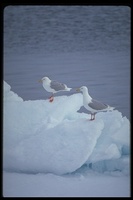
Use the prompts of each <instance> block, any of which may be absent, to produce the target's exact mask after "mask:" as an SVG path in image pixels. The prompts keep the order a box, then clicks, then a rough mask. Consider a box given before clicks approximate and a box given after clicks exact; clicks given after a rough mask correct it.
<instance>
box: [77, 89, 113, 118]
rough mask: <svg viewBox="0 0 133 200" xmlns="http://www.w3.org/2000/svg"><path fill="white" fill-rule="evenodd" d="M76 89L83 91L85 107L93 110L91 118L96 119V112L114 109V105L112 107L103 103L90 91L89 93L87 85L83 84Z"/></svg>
mask: <svg viewBox="0 0 133 200" xmlns="http://www.w3.org/2000/svg"><path fill="white" fill-rule="evenodd" d="M76 91H79V92H80V91H81V92H82V93H83V105H84V107H85V108H86V109H87V110H89V111H90V112H91V119H90V120H94V119H95V114H96V113H97V112H102V111H109V110H110V111H111V110H113V109H114V107H111V106H109V105H107V104H104V103H101V102H99V101H97V100H95V99H93V98H92V97H91V96H90V95H89V93H88V88H87V87H86V86H82V87H80V88H77V90H76Z"/></svg>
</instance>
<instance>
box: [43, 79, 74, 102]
mask: <svg viewBox="0 0 133 200" xmlns="http://www.w3.org/2000/svg"><path fill="white" fill-rule="evenodd" d="M39 82H41V83H42V85H43V87H44V89H45V90H46V91H47V92H52V96H50V97H49V102H53V100H54V93H57V92H61V91H70V90H71V89H72V88H68V87H67V85H66V84H63V83H59V82H57V81H54V80H50V79H49V78H48V77H43V78H42V79H41V80H39Z"/></svg>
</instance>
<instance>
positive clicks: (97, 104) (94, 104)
mask: <svg viewBox="0 0 133 200" xmlns="http://www.w3.org/2000/svg"><path fill="white" fill-rule="evenodd" d="M88 105H89V107H91V108H92V109H94V110H103V109H106V108H108V105H107V104H104V103H101V102H100V101H97V100H95V99H92V102H90V103H89V104H88Z"/></svg>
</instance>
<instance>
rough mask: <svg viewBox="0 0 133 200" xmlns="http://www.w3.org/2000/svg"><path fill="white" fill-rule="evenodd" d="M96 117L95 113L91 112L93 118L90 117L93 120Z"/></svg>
mask: <svg viewBox="0 0 133 200" xmlns="http://www.w3.org/2000/svg"><path fill="white" fill-rule="evenodd" d="M94 119H95V113H93V114H92V113H91V119H90V121H92V120H94Z"/></svg>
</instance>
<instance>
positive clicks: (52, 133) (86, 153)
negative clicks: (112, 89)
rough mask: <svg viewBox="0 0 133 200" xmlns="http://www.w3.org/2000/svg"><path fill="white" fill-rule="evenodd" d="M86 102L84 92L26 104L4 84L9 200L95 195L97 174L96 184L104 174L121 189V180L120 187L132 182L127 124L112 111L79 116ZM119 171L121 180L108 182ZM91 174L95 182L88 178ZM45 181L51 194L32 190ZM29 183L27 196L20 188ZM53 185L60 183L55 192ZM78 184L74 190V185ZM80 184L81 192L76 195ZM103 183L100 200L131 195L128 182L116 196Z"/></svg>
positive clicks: (6, 184)
mask: <svg viewBox="0 0 133 200" xmlns="http://www.w3.org/2000/svg"><path fill="white" fill-rule="evenodd" d="M82 104H83V102H82V94H80V93H78V94H73V95H70V96H64V95H63V96H58V97H55V99H54V102H52V103H49V101H48V100H47V99H46V100H34V101H33V100H32V101H30V100H29V101H23V99H22V98H20V97H19V96H18V95H17V94H15V93H14V92H13V91H11V87H10V86H9V85H8V84H7V83H6V82H4V140H3V142H4V144H3V147H4V149H3V154H4V155H3V158H4V159H3V164H4V194H5V196H10V195H11V196H40V195H42V196H43V195H44V196H54V195H55V196H58V195H59V196H67V195H68V196H69V195H70V196H75V195H76V196H87V195H90V196H91V195H92V196H95V194H94V193H93V191H94V190H91V191H90V190H88V187H89V184H91V179H93V178H92V177H93V175H94V179H93V180H92V181H94V182H95V178H96V177H95V174H93V173H94V172H95V173H96V172H97V173H98V174H99V173H100V174H99V175H98V178H99V177H100V179H102V178H101V174H103V177H104V178H103V179H102V180H101V181H103V182H104V181H105V182H106V179H107V180H108V184H110V182H111V183H113V182H114V181H115V184H116V185H117V181H118V182H119V180H120V177H123V178H122V183H121V185H120V188H121V187H123V185H125V183H126V182H128V181H129V178H126V177H129V175H130V169H129V166H130V151H129V150H130V123H129V120H128V119H127V118H126V117H122V115H121V113H120V112H119V111H118V110H114V111H112V112H103V113H99V114H97V115H96V120H94V121H89V118H90V115H89V114H86V113H79V112H78V110H79V109H80V107H81V106H82ZM90 171H91V172H93V173H90ZM115 173H116V174H117V176H119V177H115V179H112V178H109V179H108V176H110V175H111V174H115ZM26 174H27V175H26ZM82 174H83V175H82ZM61 175H62V176H61ZM89 176H91V179H88V178H87V177H89ZM28 177H30V179H28ZM43 177H44V180H43ZM59 177H61V178H59ZM72 177H73V178H72ZM85 177H86V178H85ZM71 178H72V179H71ZM47 179H49V181H48V185H47V187H48V190H46V191H45V190H43V188H41V189H39V187H38V189H36V191H37V192H36V191H34V187H35V188H36V184H37V182H38V181H39V182H40V185H41V184H42V185H45V184H47ZM82 179H83V180H82ZM100 179H99V181H100ZM104 179H105V180H104ZM27 180H29V181H30V182H32V180H33V183H32V186H30V187H31V188H29V189H28V191H27V192H26V190H25V188H26V185H25V186H24V188H21V184H23V183H25V181H26V182H27ZM12 181H14V184H15V185H17V182H19V185H17V188H18V189H17V188H16V189H15V188H14V186H13V185H12ZM53 181H55V182H56V181H57V182H58V186H57V190H55V189H54V190H53V192H52V193H51V192H50V188H49V187H50V185H51V184H53V185H54V182H53ZM69 181H70V185H69ZM75 181H76V185H75V186H74V188H73V190H74V191H73V192H72V191H71V187H70V186H71V185H73V184H74V182H75ZM125 181H126V182H125ZM81 182H82V184H83V185H82V187H83V188H82V187H81V191H78V188H80V184H81ZM94 182H93V184H94ZM43 183H44V184H43ZM26 184H28V183H26ZM49 184H50V185H49ZM66 184H67V187H68V189H67V190H68V191H66V188H65V185H66ZM84 184H85V187H84ZM86 184H87V185H86ZM93 184H92V185H93ZM99 184H100V183H99ZM104 184H105V183H104ZM104 184H103V185H102V188H101V189H100V190H98V189H97V193H96V195H97V196H99V195H105V196H113V195H114V196H117V195H118V196H119V195H120V196H121V195H122V196H123V195H125V196H128V194H129V188H128V186H129V183H128V185H126V187H125V188H124V190H123V191H122V193H120V191H119V190H121V189H120V188H118V190H116V191H113V193H112V190H111V188H109V190H108V192H107V191H103V190H104ZM53 185H51V187H53ZM60 185H61V186H62V188H65V189H63V191H62V192H61V190H59V186H60ZM92 185H91V187H93V186H92ZM43 187H44V186H43ZM112 187H114V186H112ZM127 188H128V189H127ZM32 190H33V192H32ZM85 191H86V192H85ZM67 192H68V194H67ZM39 194H40V195H39Z"/></svg>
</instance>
